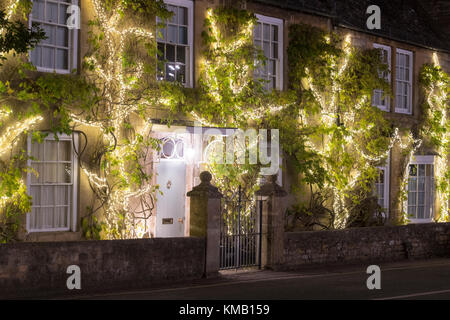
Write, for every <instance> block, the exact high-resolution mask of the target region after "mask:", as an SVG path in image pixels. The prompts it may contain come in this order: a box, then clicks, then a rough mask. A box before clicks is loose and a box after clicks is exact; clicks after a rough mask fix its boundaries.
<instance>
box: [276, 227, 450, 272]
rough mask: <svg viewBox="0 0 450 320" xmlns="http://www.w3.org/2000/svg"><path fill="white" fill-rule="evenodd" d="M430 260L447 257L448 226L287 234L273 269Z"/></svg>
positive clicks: (448, 251) (449, 235)
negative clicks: (280, 261)
mask: <svg viewBox="0 0 450 320" xmlns="http://www.w3.org/2000/svg"><path fill="white" fill-rule="evenodd" d="M432 257H450V223H427V224H411V225H406V226H386V227H369V228H354V229H346V230H333V231H311V232H287V233H285V237H284V264H283V265H281V266H278V267H277V268H279V269H283V270H285V269H291V270H292V269H295V268H297V267H300V266H304V265H312V264H336V263H342V264H348V263H358V262H374V263H376V262H381V261H398V260H403V259H424V258H432Z"/></svg>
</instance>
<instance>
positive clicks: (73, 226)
mask: <svg viewBox="0 0 450 320" xmlns="http://www.w3.org/2000/svg"><path fill="white" fill-rule="evenodd" d="M58 139H59V140H60V141H61V140H62V141H71V142H72V148H73V146H74V145H75V146H78V141H79V136H78V133H75V132H74V133H73V134H72V135H70V136H69V135H66V134H58ZM45 140H52V141H56V139H55V137H54V135H53V133H49V135H48V136H47V137H46V138H45ZM31 143H32V136H31V134H29V135H28V138H27V152H28V155H31ZM31 162H32V160H31V159H29V160H28V161H27V166H28V167H31ZM72 172H73V174H72V179H73V180H72V206H71V212H70V213H69V217H68V226H69V227H68V228H50V229H49V228H47V229H31V227H30V223H31V221H30V220H31V217H30V215H31V212H29V213H27V218H26V229H27V232H28V233H42V232H61V231H72V232H75V231H76V230H77V215H78V173H79V168H78V156H77V155H76V153H75V149H72ZM32 174H33V173H31V172H28V173H27V192H28V195H30V196H31V193H30V190H31V175H32Z"/></svg>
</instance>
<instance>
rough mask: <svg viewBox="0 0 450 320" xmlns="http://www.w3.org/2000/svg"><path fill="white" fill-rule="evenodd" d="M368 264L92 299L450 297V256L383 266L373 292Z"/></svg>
mask: <svg viewBox="0 0 450 320" xmlns="http://www.w3.org/2000/svg"><path fill="white" fill-rule="evenodd" d="M366 268H367V265H361V266H352V267H340V268H336V267H334V268H331V267H329V268H328V269H324V268H322V269H320V270H318V269H309V270H303V271H301V272H271V271H253V272H243V273H242V272H241V273H236V272H227V273H226V274H224V275H223V277H222V279H220V280H215V281H211V280H209V281H208V280H204V281H199V282H196V283H192V284H189V285H183V286H178V287H172V288H164V289H154V290H143V291H135V292H121V293H111V294H104V295H96V296H90V297H85V298H88V299H139V300H140V299H150V300H161V299H164V300H165V299H171V300H172V299H176V300H178V299H187V300H197V299H201V300H211V299H214V300H215V299H220V300H229V299H233V300H235V299H237V300H240V299H250V300H265V299H269V300H273V299H283V300H289V299H450V259H441V260H431V261H418V262H403V263H391V264H380V268H381V290H368V289H367V286H366V280H367V278H368V276H369V275H368V274H366Z"/></svg>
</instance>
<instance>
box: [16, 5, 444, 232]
mask: <svg viewBox="0 0 450 320" xmlns="http://www.w3.org/2000/svg"><path fill="white" fill-rule="evenodd" d="M221 4H223V1H220V0H195V1H194V28H193V32H194V42H193V54H194V59H193V60H194V65H193V66H192V67H193V72H194V77H193V78H194V83H193V85H194V86H195V85H196V83H197V82H198V80H199V77H200V72H201V65H202V59H203V57H202V50H203V45H202V36H201V34H202V32H203V30H204V20H205V17H206V10H207V9H208V8H214V7H217V6H219V5H221ZM242 6H243V8H246V9H247V10H249V11H251V12H254V13H257V14H261V15H265V16H269V17H274V18H279V19H282V20H283V22H284V25H283V26H284V27H283V29H284V30H283V56H284V59H283V62H284V65H283V75H282V77H283V89H284V90H286V89H287V88H289V82H288V80H289V79H288V72H289V70H288V57H287V47H288V41H289V36H288V30H289V26H290V25H292V24H295V23H306V24H310V25H313V26H316V27H319V28H322V29H324V30H328V31H335V32H337V33H339V34H341V35H342V36H345V35H346V34H351V36H352V43H353V44H354V45H355V46H358V47H362V48H372V47H373V43H378V44H383V45H387V46H390V47H391V58H392V61H391V62H392V63H391V66H392V75H391V83H392V91H393V92H395V81H394V79H395V50H396V48H401V49H405V50H409V51H412V52H413V54H414V60H413V61H414V64H413V66H414V73H413V111H412V114H411V115H406V114H400V113H395V112H394V99H391V103H390V108H391V109H390V111H389V112H385V115H386V117H387V118H388V119H390V120H392V121H393V124H394V126H396V127H400V128H408V129H415V128H417V126H418V124H419V121H420V117H421V115H422V114H421V105H422V102H423V96H422V94H421V91H420V87H419V83H418V76H419V71H420V68H421V66H422V65H423V64H424V63H430V62H432V54H433V52H434V50H432V49H428V48H424V47H420V46H416V45H411V44H408V43H406V42H399V41H394V40H389V39H387V38H384V37H378V36H375V35H373V34H368V33H364V32H360V31H355V30H350V29H347V28H343V27H338V26H334V25H333V24H334V22H333V20H332V18H330V17H326V16H321V15H317V14H307V13H304V12H300V11H294V10H287V9H283V8H280V7H276V6H271V5H266V4H261V3H256V2H251V1H246V2H243V5H242ZM80 7H81V30H80V32H79V33H78V36H79V45H78V66H79V67H80V66H81V65H82V62H83V57H84V56H85V55H86V54H87V52H88V50H89V44H88V31H89V25H88V23H89V21H90V20H92V19H94V14H93V12H94V10H93V4H92V1H91V0H82V1H80ZM364 18H365V17H361V19H364ZM438 56H439V59H440V62H441V65H442V66H443V68H444V70H446V71H447V72H449V71H450V54H449V53H448V52H438ZM78 72H80V68H79V71H78ZM154 119H155V120H158V119H164V112H163V111H157V110H156V111H155V113H154ZM176 120H178V121H180V122H184V123H188V122H189V123H192V119H189V117H186V116H181V115H180V117H179V119H176ZM39 129H41V130H45V129H48V128H46V127H45V125H43V126H41V127H40V128H39ZM79 129H80V130H82V131H83V132H84V133H86V135H87V138H88V142H89V141H90V142H93V141H95V140H96V139H97V138H98V131H96V130H93V129H89V128H87V127H81V128H79ZM81 143H84V141H81ZM94 148H95V143H91V144H89V143H88V146H87V149H86V151H85V155H89V154H92V151H94ZM424 152H425V151H424ZM390 159H391V163H390V183H389V185H390V207H389V208H388V209H389V212H390V221H391V222H392V223H395V221H397V220H398V218H399V216H400V214H401V204H400V203H399V202H398V201H397V199H398V195H399V192H400V186H401V180H402V174H403V170H404V167H405V165H406V162H405V161H406V160H405V159H406V158H405V156H404V155H403V154H401V152H400V150H399V149H398V148H394V149H393V151H392V153H391V158H390ZM84 160H86V161H85V162H88V160H89V159H84ZM199 172H200V170H199V169H198V168H196V169H195V170H192V172H191V173H188V174H187V177H188V180H189V186H187V188H186V190H190V187H192V186H193V183H192V181H193V180H194V179H195V178H196V177H197V176H198V174H199ZM293 172H294V170H293V169H292V168H291V167H290V166H289V164H288V163H287V160H286V158H285V157H283V171H282V175H283V178H282V181H283V187H285V189H286V190H287V191H290V192H291V195H290V196H289V197H287V198H286V200H285V201H286V206H287V207H289V206H290V205H293V204H295V203H298V200H299V199H300V200H305V199H306V197H307V192H308V190H307V189H306V188H305V189H304V190H302V191H301V193H300V194H298V193H294V192H293V188H291V187H292V186H296V185H298V181H299V179H300V177H299V176H296V175H295V174H293ZM196 175H197V176H196ZM94 200H95V199H94V195H93V192H92V191H91V188H90V186H89V182H88V179H87V177H86V175H85V174H84V173H83V172H82V170H80V173H79V186H78V199H76V201H78V213H77V231H76V232H53V233H33V234H23V235H22V238H23V239H24V240H28V241H62V240H70V241H72V240H79V239H81V238H82V235H81V232H80V220H81V218H82V217H84V216H86V215H87V214H88V213H89V209H88V207H91V206H93V204H94ZM188 201H189V200H186V207H188V205H189V202H188ZM186 218H187V220H186V222H188V221H189V217H186Z"/></svg>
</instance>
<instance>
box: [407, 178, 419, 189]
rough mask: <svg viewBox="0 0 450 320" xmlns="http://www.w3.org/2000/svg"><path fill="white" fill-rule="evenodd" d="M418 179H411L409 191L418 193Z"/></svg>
mask: <svg viewBox="0 0 450 320" xmlns="http://www.w3.org/2000/svg"><path fill="white" fill-rule="evenodd" d="M416 179H417V178H409V182H408V191H417V182H416Z"/></svg>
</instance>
